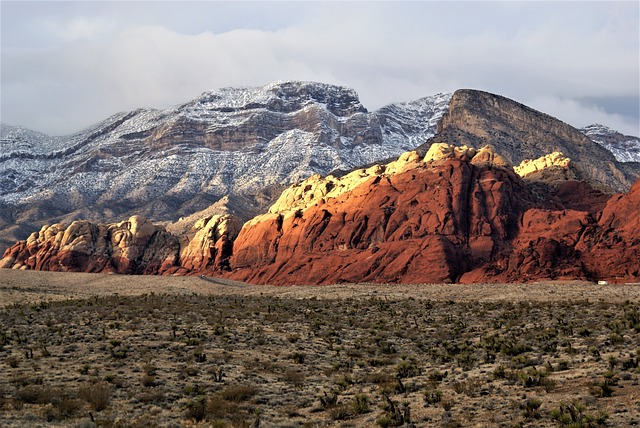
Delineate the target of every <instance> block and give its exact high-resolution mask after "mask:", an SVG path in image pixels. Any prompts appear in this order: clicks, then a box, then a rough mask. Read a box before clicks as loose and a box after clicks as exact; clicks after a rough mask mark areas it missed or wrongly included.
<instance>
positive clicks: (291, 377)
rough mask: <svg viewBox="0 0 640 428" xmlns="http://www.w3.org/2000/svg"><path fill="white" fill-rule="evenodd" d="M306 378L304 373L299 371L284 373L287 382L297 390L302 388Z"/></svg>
mask: <svg viewBox="0 0 640 428" xmlns="http://www.w3.org/2000/svg"><path fill="white" fill-rule="evenodd" d="M305 378H306V376H305V375H304V373H303V372H301V371H299V370H294V369H287V370H286V371H285V372H284V379H285V380H286V381H287V382H289V383H291V384H293V386H294V387H295V388H297V389H301V388H302V386H303V385H304V380H305Z"/></svg>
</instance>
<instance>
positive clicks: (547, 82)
mask: <svg viewBox="0 0 640 428" xmlns="http://www.w3.org/2000/svg"><path fill="white" fill-rule="evenodd" d="M180 5H182V3H180V4H178V3H171V2H169V3H145V2H140V3H121V2H111V3H109V2H107V3H103V2H99V3H98V5H97V6H94V5H92V4H91V2H87V3H79V4H78V5H77V6H78V8H79V9H81V10H80V12H82V13H75V12H73V13H72V10H73V9H72V8H70V6H69V4H68V3H60V4H59V6H60V7H59V8H57V9H53V8H50V9H47V14H42V15H41V16H40V15H38V14H37V12H38V10H39V9H37V8H35V6H33V5H31V6H30V7H31V9H29V14H25V15H24V16H22V15H20V16H19V18H20V19H17V18H16V19H15V20H14V21H17V22H13V21H11V22H8V21H7V19H5V16H4V15H3V18H2V19H3V21H2V24H3V27H2V31H3V41H2V43H3V44H2V47H3V48H2V90H3V92H2V121H3V122H5V123H13V124H23V125H27V126H30V127H33V128H35V129H37V130H42V131H46V132H51V133H58V134H60V133H68V132H72V131H76V130H78V129H80V128H83V127H85V126H87V125H89V124H91V123H94V122H97V121H99V120H102V119H104V118H105V117H107V116H108V115H110V114H112V113H115V112H118V111H123V110H130V109H134V108H137V107H140V106H148V107H157V108H165V107H169V106H171V105H175V104H178V103H181V102H186V101H188V100H189V99H191V98H193V97H195V96H197V95H198V94H200V93H202V92H204V91H206V90H211V89H215V88H219V87H224V86H258V85H263V84H266V83H269V82H271V81H274V80H294V79H297V80H317V81H322V82H327V83H335V84H342V85H346V86H350V87H353V88H354V89H356V90H357V91H358V93H359V94H360V97H361V100H362V102H363V104H364V105H365V106H366V107H367V108H369V109H370V110H371V109H375V108H378V107H381V106H382V105H384V104H387V103H390V102H397V101H409V100H412V99H416V98H419V97H422V96H426V95H431V94H435V93H438V92H443V91H453V90H455V89H458V88H461V87H465V88H477V89H483V90H487V91H490V92H495V93H499V94H502V95H505V96H507V97H510V98H513V99H516V100H518V101H520V102H523V103H525V104H531V105H532V107H534V108H538V109H541V110H543V111H545V112H547V113H550V114H553V115H557V116H558V117H560V118H564V120H566V121H568V122H569V123H571V124H573V125H576V126H582V125H585V124H587V123H585V122H584V119H585V118H594V119H598V120H599V121H601V122H603V123H604V124H606V125H608V126H611V127H614V128H615V127H616V126H618V125H619V126H622V127H624V129H626V130H627V131H625V132H629V131H628V130H629V129H636V130H637V122H638V120H637V117H634V115H633V114H626V115H625V113H624V112H618V114H615V113H611V112H606V111H605V110H603V109H602V108H601V106H598V104H597V103H594V102H592V103H585V102H581V101H578V100H585V99H587V98H591V99H592V100H597V99H604V98H603V97H637V96H638V92H639V91H640V89H639V87H638V85H639V83H638V73H639V65H638V63H639V62H640V58H639V55H640V54H639V52H640V46H639V42H638V26H639V24H638V21H639V19H638V9H639V7H638V5H637V4H636V3H635V2H626V3H615V2H609V3H602V2H599V3H594V2H581V3H575V2H571V3H566V2H542V3H540V2H537V3H536V2H533V3H532V2H491V3H485V2H453V3H447V2H442V3H440V2H408V3H404V2H403V3H394V2H386V3H385V2H382V3H360V2H347V3H314V2H311V3H306V2H301V3H293V2H291V3H269V2H267V3H243V2H240V3H239V4H235V3H220V2H195V3H186V4H184V7H181V6H180ZM13 7H17V6H15V5H14V6H13ZM34 8H35V9H34ZM4 12H5V8H4V5H3V14H4ZM17 15H19V14H17V12H16V16H17ZM21 20H22V21H21ZM34 22H38V23H42V22H50V24H48V26H44V27H42V28H40V27H38V25H35V24H33V23H34ZM6 23H7V25H5V24H6ZM23 27H24V28H28V29H29V30H30V31H29V32H28V33H25V32H24V30H22V28H23ZM45 34H46V36H45ZM5 36H6V37H5ZM47 37H50V38H52V39H55V40H49V42H48V43H43V42H42V41H43V39H46V38H47ZM545 108H549V109H552V110H549V111H546V110H545ZM636 116H637V114H636ZM621 130H622V128H621ZM635 133H636V134H637V131H636V132H635Z"/></svg>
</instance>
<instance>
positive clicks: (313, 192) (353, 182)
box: [251, 151, 423, 223]
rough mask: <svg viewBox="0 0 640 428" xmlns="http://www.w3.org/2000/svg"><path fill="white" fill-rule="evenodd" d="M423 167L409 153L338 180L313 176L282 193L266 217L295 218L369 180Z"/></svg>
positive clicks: (420, 162)
mask: <svg viewBox="0 0 640 428" xmlns="http://www.w3.org/2000/svg"><path fill="white" fill-rule="evenodd" d="M422 163H423V161H422V159H421V158H420V155H418V153H417V152H415V151H411V152H406V153H403V154H402V155H400V157H399V158H398V159H397V160H395V161H393V162H390V163H388V164H386V165H374V166H371V167H369V168H361V169H357V170H355V171H352V172H350V173H349V174H346V175H344V176H342V177H340V178H337V177H334V176H332V175H329V176H327V177H322V176H320V175H318V174H316V175H313V176H311V177H309V178H307V179H306V180H304V181H302V182H300V183H298V184H294V185H293V186H290V187H289V188H287V189H285V190H284V192H282V194H281V195H280V197H279V198H278V200H277V201H276V202H275V203H274V204H273V205H272V206H271V208H269V214H271V215H273V214H283V215H285V216H289V215H294V214H295V212H296V211H298V210H304V209H306V208H308V207H310V206H312V205H314V204H321V203H324V201H326V200H327V199H331V198H337V197H339V196H341V195H343V194H345V193H347V192H350V191H352V190H353V189H355V188H356V187H357V186H359V185H360V184H362V183H364V182H365V181H367V180H369V179H371V178H372V177H379V176H392V175H394V174H398V173H400V172H403V171H407V170H409V169H412V168H416V167H417V166H419V165H420V164H422ZM259 217H261V216H259ZM268 219H270V217H264V218H262V217H261V218H260V219H259V221H264V220H268ZM259 221H258V220H257V219H256V218H254V219H252V220H251V222H252V223H253V222H256V223H257V222H259Z"/></svg>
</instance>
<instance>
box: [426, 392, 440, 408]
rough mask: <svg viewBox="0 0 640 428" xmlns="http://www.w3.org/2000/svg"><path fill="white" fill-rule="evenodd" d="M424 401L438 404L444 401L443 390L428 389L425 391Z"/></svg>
mask: <svg viewBox="0 0 640 428" xmlns="http://www.w3.org/2000/svg"><path fill="white" fill-rule="evenodd" d="M424 401H425V403H427V404H429V405H433V404H437V403H439V402H441V401H442V391H440V390H439V389H434V390H428V391H425V392H424Z"/></svg>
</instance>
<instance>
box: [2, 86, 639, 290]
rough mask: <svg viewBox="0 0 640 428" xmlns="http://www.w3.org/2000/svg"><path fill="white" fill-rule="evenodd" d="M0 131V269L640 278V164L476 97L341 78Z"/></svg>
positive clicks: (290, 279)
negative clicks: (360, 88) (387, 89)
mask: <svg viewBox="0 0 640 428" xmlns="http://www.w3.org/2000/svg"><path fill="white" fill-rule="evenodd" d="M2 130H3V134H2V140H1V143H2V148H3V150H2V151H1V152H0V164H1V165H2V168H3V172H4V173H5V174H4V175H3V176H2V182H1V187H0V221H2V222H3V223H2V224H0V228H1V229H3V233H4V239H5V242H7V243H8V244H9V245H11V244H13V243H14V242H16V241H19V242H17V243H15V244H13V245H11V248H9V249H8V250H7V251H6V252H5V254H4V257H3V259H2V263H1V265H2V266H5V267H12V268H29V269H44V270H88V271H94V272H105V271H106V272H119V273H137V274H141V273H153V274H201V273H202V274H215V275H223V276H229V277H232V278H235V279H240V280H248V281H252V282H259V283H264V282H270V283H278V284H288V283H296V282H311V283H325V282H330V281H337V282H340V281H355V280H366V281H377V282H380V281H382V282H386V281H389V282H407V281H418V282H429V281H445V282H460V281H462V282H469V281H471V282H475V281H485V280H496V281H507V280H518V279H521V280H534V279H541V278H609V279H611V278H612V277H621V278H629V279H634V278H636V277H637V276H638V273H637V260H638V258H637V255H638V253H637V252H638V248H637V246H638V242H640V241H639V240H638V237H637V236H636V235H634V233H635V232H634V230H636V229H637V227H636V229H634V227H635V226H637V220H636V219H635V214H633V213H634V212H635V213H637V211H638V208H640V207H639V206H638V199H637V195H638V190H637V186H638V184H637V178H638V176H640V164H639V163H637V162H620V161H618V160H617V159H616V158H615V156H614V155H613V154H612V153H611V152H610V151H609V150H607V149H606V148H605V147H603V146H602V145H601V144H599V143H597V142H595V141H594V140H592V139H591V138H590V137H587V136H586V135H585V134H584V133H583V132H581V131H580V130H577V129H575V128H573V127H571V126H569V125H567V124H565V123H563V122H561V121H559V120H557V119H555V118H553V117H551V116H548V115H546V114H544V113H542V112H538V111H536V110H533V109H531V108H529V107H527V106H524V105H522V104H520V103H518V102H516V101H513V100H509V99H507V98H504V97H501V96H499V95H494V94H489V93H486V92H482V91H475V90H459V91H456V92H455V93H454V94H453V95H446V94H444V95H439V96H434V97H427V98H422V99H419V100H417V101H413V102H410V103H399V104H393V105H390V106H387V107H384V108H382V109H380V110H377V111H375V112H368V111H367V110H366V109H365V108H364V107H363V106H362V105H361V104H360V102H359V100H358V98H357V95H356V94H355V92H354V91H353V90H351V89H348V88H343V87H338V86H332V85H325V84H319V83H308V82H280V83H274V84H271V85H267V86H264V87H261V88H226V89H221V90H218V91H214V92H207V93H205V94H203V95H202V96H200V97H199V98H197V99H196V100H193V101H191V102H189V103H186V104H183V105H180V106H177V107H175V108H172V109H168V110H162V111H160V110H150V109H139V110H136V111H133V112H129V113H122V114H119V115H115V116H113V117H111V118H109V119H108V120H106V121H104V122H102V123H100V124H98V125H96V126H94V127H92V128H90V129H88V130H86V131H83V132H81V133H78V134H75V135H72V136H70V137H48V136H46V135H42V134H38V133H35V132H31V131H28V130H25V129H22V128H16V127H4V126H3V128H2ZM616 138H618V137H617V136H616V135H612V136H611V141H613V140H615V139H616ZM412 149H415V151H409V152H406V153H405V154H403V155H402V156H400V158H398V159H397V160H395V161H392V162H389V163H387V161H385V162H382V163H376V162H380V161H381V160H382V159H387V160H388V159H392V158H394V157H396V156H397V155H398V153H399V152H402V151H406V150H412ZM329 173H331V174H329ZM327 174H329V175H327ZM634 182H636V184H635V185H633V183H634ZM285 185H290V186H289V187H288V188H285ZM632 185H633V187H632ZM283 189H284V191H283ZM627 192H628V194H627V195H626V196H620V195H622V194H624V193H627ZM614 193H618V194H619V195H617V196H613V197H612V196H611V195H612V194H614ZM609 204H611V205H609ZM269 205H271V207H270V208H268V209H267V207H269ZM618 209H620V210H622V211H623V212H624V214H620V215H618V216H617V217H616V215H617V214H616V212H617V211H616V210H618ZM634 210H635V211H634ZM147 218H149V219H150V220H147ZM607 218H608V219H609V220H610V221H609V222H608V223H606V222H605V223H603V219H604V220H606V219H607ZM123 219H128V220H123ZM629 225H631V226H629ZM634 225H635V226H634ZM36 226H37V227H36ZM618 229H619V230H618ZM34 230H39V231H38V232H34V233H32V232H33V231H34ZM27 236H28V238H27ZM25 238H27V239H25ZM383 250H384V251H383ZM594 251H596V252H594ZM616 252H617V253H616ZM602 254H604V255H606V256H603V257H601V255H602ZM616 254H618V255H617V256H616ZM634 257H635V258H634ZM619 260H623V261H624V263H623V264H622V265H619V264H616V263H617V261H619ZM634 260H635V261H634ZM310 269H311V270H310Z"/></svg>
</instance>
